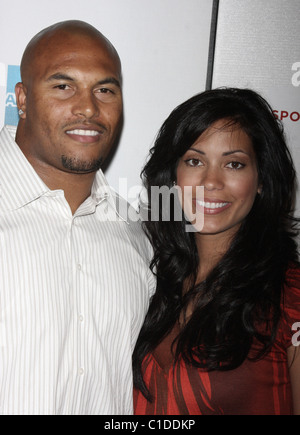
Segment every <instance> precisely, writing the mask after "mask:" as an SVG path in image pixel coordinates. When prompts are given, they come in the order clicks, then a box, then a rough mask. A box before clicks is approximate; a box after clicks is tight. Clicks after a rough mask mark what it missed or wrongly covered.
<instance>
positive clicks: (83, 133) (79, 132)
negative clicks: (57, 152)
mask: <svg viewBox="0 0 300 435" xmlns="http://www.w3.org/2000/svg"><path fill="white" fill-rule="evenodd" d="M67 134H76V135H78V136H97V135H98V134H99V132H98V131H96V130H69V131H67Z"/></svg>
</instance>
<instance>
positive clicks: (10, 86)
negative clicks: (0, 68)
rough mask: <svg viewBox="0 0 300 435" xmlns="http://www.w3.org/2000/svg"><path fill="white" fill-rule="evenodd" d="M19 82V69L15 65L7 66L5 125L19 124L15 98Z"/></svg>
mask: <svg viewBox="0 0 300 435" xmlns="http://www.w3.org/2000/svg"><path fill="white" fill-rule="evenodd" d="M20 81H21V76H20V67H19V66H16V65H8V67H7V86H6V101H5V120H4V123H5V124H6V125H17V124H18V122H19V114H18V108H17V103H16V96H15V86H16V84H17V83H18V82H20Z"/></svg>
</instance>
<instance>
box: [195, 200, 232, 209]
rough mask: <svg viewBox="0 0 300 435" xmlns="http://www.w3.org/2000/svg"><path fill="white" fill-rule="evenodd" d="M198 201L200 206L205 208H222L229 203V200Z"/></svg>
mask: <svg viewBox="0 0 300 435" xmlns="http://www.w3.org/2000/svg"><path fill="white" fill-rule="evenodd" d="M197 203H198V204H199V205H200V207H205V208H212V209H215V208H222V207H225V206H226V205H228V204H229V202H204V201H197Z"/></svg>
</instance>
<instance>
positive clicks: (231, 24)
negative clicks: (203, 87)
mask: <svg viewBox="0 0 300 435" xmlns="http://www.w3.org/2000/svg"><path fill="white" fill-rule="evenodd" d="M215 3H216V4H217V3H218V6H219V10H218V19H217V28H216V39H215V53H214V67H213V77H212V87H213V88H215V87H219V86H234V87H248V88H252V89H254V90H256V91H258V92H260V93H261V94H262V95H263V96H264V97H265V98H266V99H267V100H268V101H269V103H270V104H271V106H272V107H273V109H274V114H275V116H276V117H278V118H279V119H281V120H282V121H283V123H284V127H285V131H286V136H287V141H288V144H289V146H290V149H291V151H292V155H293V157H294V161H295V165H296V168H297V172H298V178H299V181H300V37H299V35H300V1H299V0H220V1H219V2H215ZM297 215H300V194H298V198H297Z"/></svg>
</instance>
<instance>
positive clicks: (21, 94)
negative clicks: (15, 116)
mask: <svg viewBox="0 0 300 435" xmlns="http://www.w3.org/2000/svg"><path fill="white" fill-rule="evenodd" d="M15 94H16V101H17V106H18V109H19V116H20V118H21V119H25V118H26V94H27V89H26V87H25V85H24V84H23V83H21V82H20V83H17V84H16V86H15Z"/></svg>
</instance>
